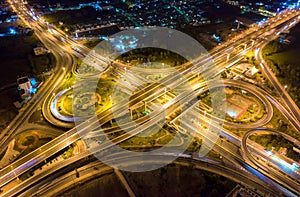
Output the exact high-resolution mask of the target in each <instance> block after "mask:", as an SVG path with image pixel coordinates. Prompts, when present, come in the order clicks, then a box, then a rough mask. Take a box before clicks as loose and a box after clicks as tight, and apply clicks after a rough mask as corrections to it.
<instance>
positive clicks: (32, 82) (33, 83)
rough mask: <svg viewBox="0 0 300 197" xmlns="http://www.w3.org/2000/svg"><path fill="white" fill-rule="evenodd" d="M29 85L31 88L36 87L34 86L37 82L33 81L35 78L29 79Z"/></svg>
mask: <svg viewBox="0 0 300 197" xmlns="http://www.w3.org/2000/svg"><path fill="white" fill-rule="evenodd" d="M30 83H31V85H32V86H33V87H36V85H37V82H36V79H35V78H31V79H30Z"/></svg>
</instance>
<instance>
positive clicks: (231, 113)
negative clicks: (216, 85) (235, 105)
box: [227, 110, 236, 117]
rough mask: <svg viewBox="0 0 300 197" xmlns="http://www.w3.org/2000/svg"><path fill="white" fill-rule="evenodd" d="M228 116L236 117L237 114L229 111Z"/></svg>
mask: <svg viewBox="0 0 300 197" xmlns="http://www.w3.org/2000/svg"><path fill="white" fill-rule="evenodd" d="M227 114H228V115H229V116H230V117H236V113H235V112H234V111H231V110H228V111H227Z"/></svg>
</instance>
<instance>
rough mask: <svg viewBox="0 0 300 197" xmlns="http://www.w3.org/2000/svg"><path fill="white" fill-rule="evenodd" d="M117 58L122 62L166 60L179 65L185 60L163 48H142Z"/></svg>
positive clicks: (169, 63)
mask: <svg viewBox="0 0 300 197" xmlns="http://www.w3.org/2000/svg"><path fill="white" fill-rule="evenodd" d="M118 59H120V60H121V61H123V62H127V61H132V60H136V61H137V62H138V63H140V64H141V63H147V62H167V63H168V65H169V66H179V65H182V64H184V63H186V62H187V60H186V59H185V58H183V57H182V56H180V55H178V54H176V53H173V52H171V51H168V50H164V49H157V48H143V49H135V50H132V51H130V52H128V53H124V54H122V55H121V56H120V57H119V58H118Z"/></svg>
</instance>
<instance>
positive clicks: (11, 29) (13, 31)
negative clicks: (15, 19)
mask: <svg viewBox="0 0 300 197" xmlns="http://www.w3.org/2000/svg"><path fill="white" fill-rule="evenodd" d="M9 33H10V34H16V33H17V32H16V30H14V29H13V28H9Z"/></svg>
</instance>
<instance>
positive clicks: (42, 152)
mask: <svg viewBox="0 0 300 197" xmlns="http://www.w3.org/2000/svg"><path fill="white" fill-rule="evenodd" d="M194 69H195V70H196V71H198V69H199V68H197V67H188V68H185V70H184V69H182V70H180V71H181V72H182V73H181V74H182V75H186V74H188V73H189V72H190V71H194ZM179 79H180V78H178V76H176V77H172V78H171V79H164V81H165V82H172V83H170V86H171V87H176V86H177V85H178V84H180V80H179ZM178 81H179V82H178ZM162 92H163V91H162V88H161V87H156V86H154V87H153V85H150V86H148V87H146V88H145V89H144V90H143V91H142V92H139V93H137V94H136V95H135V97H134V98H135V99H134V100H133V101H131V102H132V103H131V104H134V102H139V101H140V100H143V97H149V96H151V95H153V94H162ZM124 105H126V103H122V102H121V103H120V104H118V105H116V106H114V111H117V112H118V111H119V112H120V114H122V110H121V109H122V107H123V106H124ZM111 118H112V117H111V112H110V110H108V111H106V112H104V113H102V114H101V116H100V115H99V117H97V116H95V117H92V118H90V119H88V120H87V121H86V122H83V123H82V124H80V125H78V126H77V127H76V128H73V129H71V130H69V131H68V132H66V133H65V134H64V135H62V136H60V137H58V138H56V139H54V140H53V141H51V142H50V143H48V144H46V145H44V146H42V147H41V148H40V149H38V150H36V151H33V152H32V153H31V154H29V155H27V156H25V157H24V158H22V159H20V160H18V161H16V162H15V163H13V164H11V165H10V166H9V167H8V168H5V169H3V170H1V171H0V174H1V178H0V182H1V185H3V184H5V183H7V182H8V181H9V180H12V179H13V178H15V177H16V175H19V174H21V173H22V172H25V171H26V170H28V169H29V168H30V167H32V166H34V165H36V164H37V163H39V162H40V161H42V160H44V159H45V158H47V157H49V156H50V155H52V154H54V153H56V152H57V151H59V150H61V149H62V148H64V147H66V146H68V145H69V144H71V143H73V142H74V141H76V140H77V139H79V138H80V136H81V135H82V134H85V133H87V132H89V131H91V130H93V129H95V128H97V127H98V126H99V123H98V121H99V120H100V123H105V122H108V121H109V120H110V119H111ZM79 134H80V135H79ZM132 134H133V135H134V134H135V133H134V132H133V133H132ZM129 137H131V136H129ZM124 139H125V138H124V137H122V138H121V139H115V140H114V141H113V142H116V143H117V142H118V141H123V140H124ZM11 169H14V170H13V171H11Z"/></svg>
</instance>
